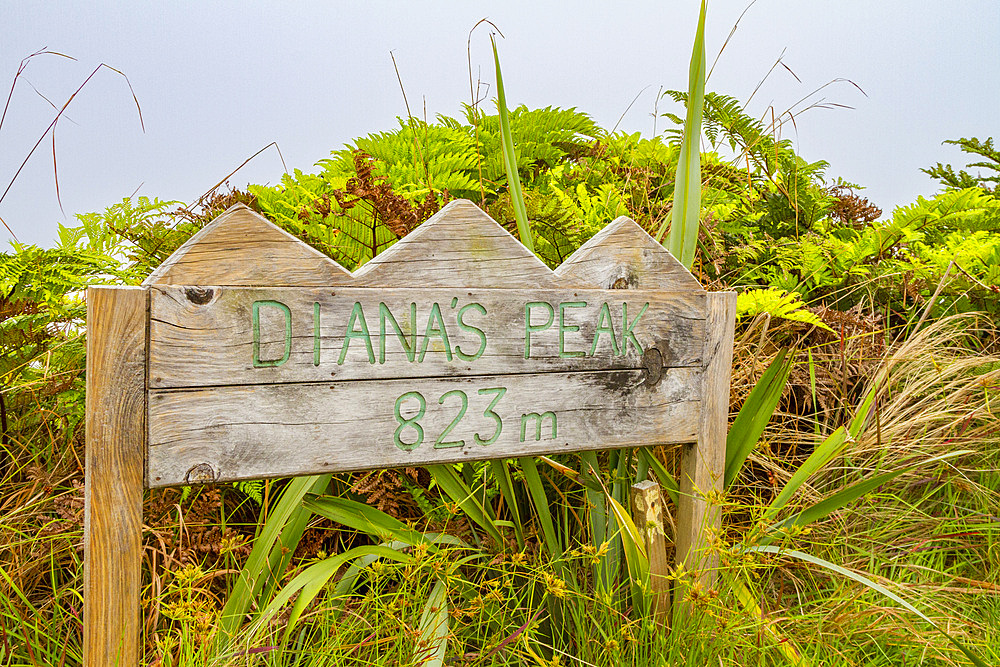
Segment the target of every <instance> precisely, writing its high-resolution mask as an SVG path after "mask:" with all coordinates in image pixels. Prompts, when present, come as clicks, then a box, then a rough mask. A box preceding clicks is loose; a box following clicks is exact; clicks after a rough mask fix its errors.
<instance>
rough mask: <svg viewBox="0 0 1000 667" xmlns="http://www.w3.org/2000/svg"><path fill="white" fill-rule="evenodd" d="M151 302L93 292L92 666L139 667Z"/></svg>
mask: <svg viewBox="0 0 1000 667" xmlns="http://www.w3.org/2000/svg"><path fill="white" fill-rule="evenodd" d="M147 300H148V291H147V290H146V289H143V288H141V287H90V288H88V289H87V324H88V331H87V408H86V409H87V425H86V434H87V455H86V489H85V495H84V498H85V500H84V514H83V516H84V519H83V521H84V523H83V535H84V543H83V544H84V568H83V599H84V604H83V664H84V666H85V667H106V666H107V667H110V666H111V665H117V666H119V667H131V666H132V665H138V664H139V643H138V639H139V587H140V579H139V569H140V559H141V556H142V540H141V536H142V535H141V533H142V491H143V477H144V473H145V453H146V319H147V317H146V312H147Z"/></svg>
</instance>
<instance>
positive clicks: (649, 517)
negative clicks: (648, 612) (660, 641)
mask: <svg viewBox="0 0 1000 667" xmlns="http://www.w3.org/2000/svg"><path fill="white" fill-rule="evenodd" d="M632 520H633V521H634V522H635V525H636V528H638V529H639V532H640V533H641V534H642V539H643V543H644V546H645V547H646V556H647V558H648V559H649V587H650V589H651V591H652V595H653V615H654V617H655V618H656V619H657V620H659V621H660V622H663V623H665V622H666V621H667V619H668V617H669V612H670V578H669V577H670V563H669V562H668V561H667V544H666V535H665V532H664V530H663V494H662V492H661V490H660V485H659V484H657V483H656V482H654V481H652V480H648V479H647V480H644V481H642V482H636V483H635V484H633V485H632Z"/></svg>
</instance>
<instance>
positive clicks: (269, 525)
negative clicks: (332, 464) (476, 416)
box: [216, 475, 330, 651]
mask: <svg viewBox="0 0 1000 667" xmlns="http://www.w3.org/2000/svg"><path fill="white" fill-rule="evenodd" d="M329 481H330V476H329V475H315V476H310V477H298V478H296V479H293V480H292V481H290V482H289V483H288V485H287V486H286V487H285V490H284V491H283V492H282V494H281V498H280V500H278V503H277V505H276V506H275V507H274V509H273V510H271V515H270V516H269V517H268V518H267V521H266V522H265V523H264V526H263V528H262V529H261V531H260V534H259V535H258V536H257V538H256V540H254V546H253V549H252V550H251V551H250V556H249V557H248V558H247V562H246V565H244V566H243V569H242V570H241V571H240V574H239V577H237V579H236V584H235V585H234V586H233V591H232V593H230V595H229V599H228V600H227V601H226V605H225V607H223V609H222V613H221V614H220V616H219V632H218V633H217V635H216V649H217V650H223V651H224V650H226V647H227V645H228V642H230V641H231V640H232V638H233V636H234V635H235V633H236V630H237V629H238V628H239V627H240V625H242V623H243V619H244V616H246V613H247V611H248V610H249V609H250V605H251V603H252V602H254V601H255V598H257V596H258V594H259V593H260V591H261V590H262V589H263V588H264V585H265V583H266V582H267V580H268V578H269V577H281V575H282V574H284V571H282V572H275V571H273V570H271V569H270V567H267V566H268V565H269V564H273V563H272V561H274V562H280V561H282V560H283V559H281V558H280V557H277V558H276V557H275V556H274V546H275V543H276V542H278V541H279V538H280V537H281V535H282V532H283V531H284V530H285V528H286V526H288V525H289V524H291V525H292V526H293V527H297V526H298V525H299V524H300V523H301V521H302V514H303V513H305V514H306V520H308V512H309V510H307V509H304V508H303V506H302V499H303V498H304V497H305V495H306V494H307V493H309V492H310V491H313V490H315V489H317V488H320V487H322V488H325V486H326V485H327V484H328V483H329ZM299 536H300V537H301V533H300V535H299ZM287 537H288V542H289V543H290V542H291V541H292V539H291V537H292V536H291V535H290V534H289V535H288V536H287ZM295 541H296V543H297V542H298V540H297V539H296V540H295ZM257 602H258V603H259V604H262V601H260V600H258V601H257Z"/></svg>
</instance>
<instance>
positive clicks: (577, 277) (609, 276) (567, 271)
mask: <svg viewBox="0 0 1000 667" xmlns="http://www.w3.org/2000/svg"><path fill="white" fill-rule="evenodd" d="M555 273H556V276H557V277H558V278H559V279H561V280H564V281H565V283H566V284H567V285H574V286H583V285H589V286H593V287H599V288H602V289H626V288H627V289H659V290H667V291H698V292H700V291H704V289H703V288H702V286H701V284H700V283H699V282H698V280H697V279H696V278H695V277H694V276H692V275H691V272H690V271H688V270H687V269H685V268H684V266H683V265H682V264H681V263H680V262H678V261H677V260H676V259H674V256H673V255H671V254H670V253H669V252H667V250H666V249H665V248H664V247H663V246H662V245H660V244H659V243H657V242H656V239H654V238H653V237H652V236H650V235H649V234H647V233H646V232H645V230H643V228H642V227H640V226H639V225H638V224H636V223H635V221H633V220H632V219H631V218H627V217H624V216H622V217H620V218H618V219H616V220H615V221H614V222H612V223H610V224H609V225H608V226H607V227H605V228H604V229H602V230H601V231H599V232H598V233H597V234H595V235H594V236H593V237H591V239H590V240H589V241H587V242H586V243H584V244H583V245H582V246H580V247H579V248H578V249H577V250H576V252H574V253H573V254H572V255H570V256H569V257H568V258H566V261H564V262H563V263H562V264H560V265H559V267H558V268H557V269H556V271H555Z"/></svg>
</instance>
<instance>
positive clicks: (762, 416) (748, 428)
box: [726, 350, 792, 487]
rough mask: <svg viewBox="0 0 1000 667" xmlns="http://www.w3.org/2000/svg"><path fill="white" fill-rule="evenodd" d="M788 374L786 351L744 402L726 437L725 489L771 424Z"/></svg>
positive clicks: (789, 370) (789, 357)
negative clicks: (765, 428)
mask: <svg viewBox="0 0 1000 667" xmlns="http://www.w3.org/2000/svg"><path fill="white" fill-rule="evenodd" d="M791 370H792V358H791V356H789V355H788V351H787V350H782V351H781V352H779V353H778V356H776V357H775V358H774V361H772V362H771V365H770V366H768V367H767V370H766V371H764V374H763V375H762V376H761V378H760V380H758V381H757V384H756V385H754V388H753V389H752V390H751V391H750V395H749V396H747V398H746V400H745V401H744V402H743V407H742V408H740V412H739V414H738V415H736V420H735V421H734V422H733V425H732V427H731V428H730V429H729V434H728V435H727V436H726V486H727V487H728V486H729V485H730V484H732V483H733V480H735V479H736V476H737V475H738V474H739V472H740V468H742V467H743V462H744V461H746V460H747V457H748V456H750V452H752V451H753V448H754V447H755V446H756V445H757V440H759V439H760V436H761V434H762V433H763V432H764V427H766V426H767V423H768V422H769V421H771V415H772V414H774V409H775V408H776V407H778V400H779V399H780V398H781V392H783V391H784V390H785V383H786V382H787V381H788V374H789V373H790V372H791Z"/></svg>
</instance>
